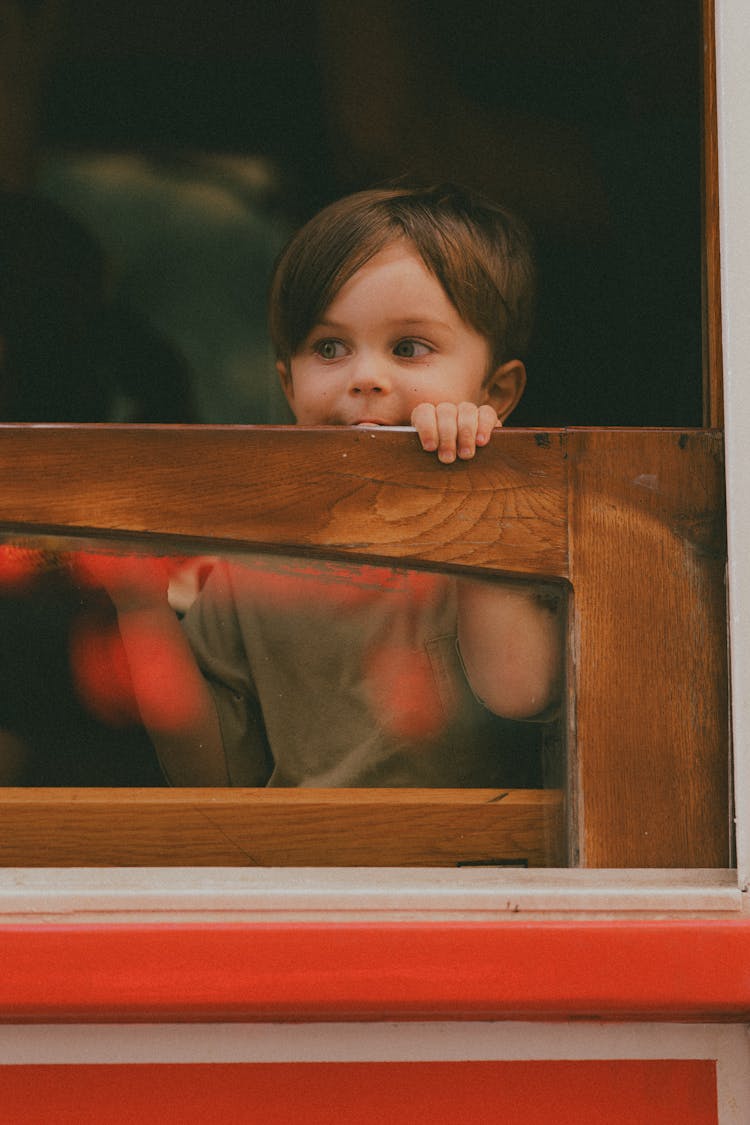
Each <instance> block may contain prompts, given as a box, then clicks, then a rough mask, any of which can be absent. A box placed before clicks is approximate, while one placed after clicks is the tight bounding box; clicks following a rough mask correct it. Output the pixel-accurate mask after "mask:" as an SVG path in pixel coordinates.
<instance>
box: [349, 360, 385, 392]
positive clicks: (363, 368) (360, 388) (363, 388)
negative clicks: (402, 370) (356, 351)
mask: <svg viewBox="0 0 750 1125" xmlns="http://www.w3.org/2000/svg"><path fill="white" fill-rule="evenodd" d="M390 389H391V381H390V378H389V377H388V372H387V371H386V370H385V367H384V365H383V364H382V363H377V362H376V361H375V360H373V359H369V360H368V359H366V358H364V357H363V359H362V360H361V361H360V362H359V363H357V364H356V366H355V368H354V370H353V371H352V377H351V382H350V384H349V390H350V392H351V393H352V394H355V395H362V394H365V395H370V394H383V393H385V392H387V391H389V390H390Z"/></svg>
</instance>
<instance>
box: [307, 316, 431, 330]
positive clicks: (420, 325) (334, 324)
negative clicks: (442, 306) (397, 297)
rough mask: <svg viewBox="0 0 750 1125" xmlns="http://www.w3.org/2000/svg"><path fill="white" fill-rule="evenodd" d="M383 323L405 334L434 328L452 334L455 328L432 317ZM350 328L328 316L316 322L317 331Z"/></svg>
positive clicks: (395, 318) (410, 318)
mask: <svg viewBox="0 0 750 1125" xmlns="http://www.w3.org/2000/svg"><path fill="white" fill-rule="evenodd" d="M383 323H384V324H385V325H386V326H387V327H388V328H394V329H395V328H398V329H399V330H400V331H403V332H407V331H417V330H418V329H433V328H438V329H443V331H445V332H452V331H453V328H452V326H451V325H450V324H447V323H446V322H445V321H444V320H438V319H436V318H435V317H432V316H413V315H410V316H404V317H401V316H397V317H393V318H392V319H391V320H386V321H384V322H383ZM348 327H349V325H348V324H346V323H344V322H341V321H338V320H333V319H331V318H330V317H326V316H322V317H321V318H320V320H318V321H316V323H315V328H316V329H317V328H330V329H332V330H333V331H336V330H338V329H343V328H348Z"/></svg>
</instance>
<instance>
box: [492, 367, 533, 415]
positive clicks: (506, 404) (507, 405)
mask: <svg viewBox="0 0 750 1125" xmlns="http://www.w3.org/2000/svg"><path fill="white" fill-rule="evenodd" d="M525 387H526V368H525V367H524V365H523V364H522V363H521V360H520V359H509V360H508V362H507V363H504V364H503V365H502V366H501V367H498V368H497V370H496V371H493V373H492V374H491V375H490V377H489V379H488V380H487V382H486V383H485V387H484V393H485V399H484V401H485V402H487V403H489V404H490V406H494V408H495V410H496V412H497V416H498V418H499V419H500V421H501V422H504V421H505V419H506V418H507V417H508V415H509V414H511V413H512V411H513V410H515V408H516V407H517V406H518V402H519V400H520V398H521V395H522V394H523V392H524V389H525Z"/></svg>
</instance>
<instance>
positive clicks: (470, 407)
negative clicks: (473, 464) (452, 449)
mask: <svg viewBox="0 0 750 1125" xmlns="http://www.w3.org/2000/svg"><path fill="white" fill-rule="evenodd" d="M478 423H479V409H478V407H476V406H475V405H474V403H473V402H461V403H459V405H458V456H459V457H460V458H461V459H462V460H463V461H466V460H469V459H470V458H471V457H473V456H474V454H475V453H476V451H477V436H478V431H477V426H478Z"/></svg>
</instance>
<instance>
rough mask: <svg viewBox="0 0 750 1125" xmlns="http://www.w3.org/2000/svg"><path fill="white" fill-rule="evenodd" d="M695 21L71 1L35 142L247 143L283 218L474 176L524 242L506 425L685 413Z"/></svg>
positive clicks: (494, 5) (693, 412)
mask: <svg viewBox="0 0 750 1125" xmlns="http://www.w3.org/2000/svg"><path fill="white" fill-rule="evenodd" d="M30 6H33V0H31V4H30ZM700 36H701V28H700V12H699V5H698V3H696V2H686V0H661V2H658V0H657V2H653V0H652V2H648V3H647V2H645V0H623V2H621V3H618V4H616V5H609V4H606V3H604V2H602V0H598V2H596V3H594V2H593V0H499V2H497V0H464V2H462V3H461V4H455V3H454V2H451V3H448V2H447V0H435V2H434V3H427V2H424V0H407V2H405V3H401V4H399V3H395V2H393V3H390V2H387V0H386V2H385V3H381V4H365V3H358V2H357V0H352V2H350V3H346V2H344V0H342V2H339V0H324V2H319V3H317V4H311V3H302V2H300V0H292V2H282V3H277V4H260V3H241V2H238V0H212V2H211V3H210V4H208V3H199V2H198V0H180V2H176V0H174V2H167V0H156V2H148V0H129V2H127V3H125V2H119V0H70V2H69V3H68V5H67V12H66V15H65V17H64V20H63V23H62V28H61V34H60V36H59V39H58V42H57V46H56V49H55V53H54V57H53V59H52V62H51V64H50V67H49V70H48V73H47V77H46V80H45V88H44V89H45V96H44V99H43V103H42V110H41V115H40V119H39V145H40V147H41V148H42V149H44V150H53V151H54V150H56V149H61V150H63V149H64V150H90V149H102V150H110V151H111V150H113V149H114V150H124V151H141V152H142V151H159V152H161V153H164V152H169V151H185V150H208V151H219V152H234V153H248V154H253V155H263V156H267V157H269V158H270V159H271V160H272V161H273V164H274V167H275V168H276V170H277V172H278V189H277V191H276V193H275V195H274V199H273V206H274V207H275V208H277V209H278V210H279V211H280V212H281V213H282V214H283V215H284V216H285V217H286V218H287V219H288V221H289V223H290V225H294V224H296V223H298V222H300V221H302V220H304V219H305V218H306V217H307V216H308V215H309V214H311V213H312V212H313V211H314V210H316V209H317V208H319V207H320V206H321V205H322V204H324V203H326V202H328V201H329V200H330V199H332V198H335V197H336V196H338V195H340V194H342V193H344V192H346V191H349V190H352V189H356V188H359V187H362V186H370V185H371V184H373V183H379V182H383V181H387V180H390V179H391V178H394V177H403V176H409V175H419V176H420V177H424V178H428V179H446V178H449V179H457V180H461V181H464V182H467V183H470V184H472V185H473V186H475V187H477V188H479V189H481V190H483V191H485V192H486V193H487V194H490V195H492V196H494V197H496V198H498V199H499V200H500V201H502V202H505V203H507V204H509V205H510V206H512V207H515V208H516V209H517V210H518V211H520V212H521V214H522V215H523V216H524V217H525V218H526V219H527V221H528V223H529V224H530V226H531V228H532V230H533V232H534V235H535V237H536V241H537V251H538V260H539V267H540V278H541V284H540V298H539V311H538V317H537V331H536V335H535V342H534V345H533V348H532V353H531V355H530V356H529V357H528V360H529V361H528V370H529V389H528V391H527V395H526V397H525V400H524V403H523V404H522V406H521V408H520V409H519V410H518V412H517V414H516V415H515V418H514V421H515V422H516V423H517V424H527V425H568V424H570V425H590V424H593V425H677V426H689V425H700V424H701V340H700V334H701V274H700V269H701V264H700V263H701V256H700V242H701V209H700V168H701V152H700V143H701V119H700V104H701V93H700V89H701V88H700V79H701V75H700V63H701V54H702V51H701V41H700Z"/></svg>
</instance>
